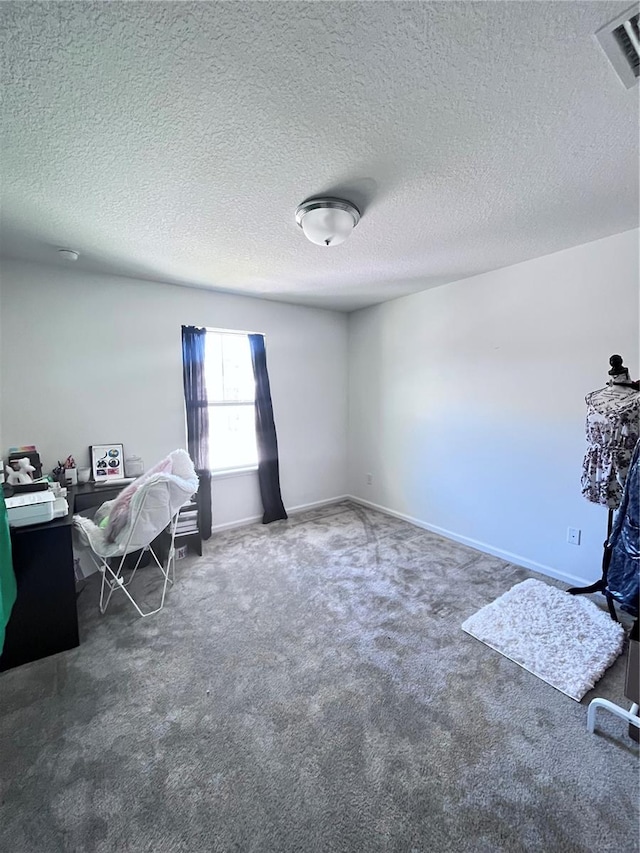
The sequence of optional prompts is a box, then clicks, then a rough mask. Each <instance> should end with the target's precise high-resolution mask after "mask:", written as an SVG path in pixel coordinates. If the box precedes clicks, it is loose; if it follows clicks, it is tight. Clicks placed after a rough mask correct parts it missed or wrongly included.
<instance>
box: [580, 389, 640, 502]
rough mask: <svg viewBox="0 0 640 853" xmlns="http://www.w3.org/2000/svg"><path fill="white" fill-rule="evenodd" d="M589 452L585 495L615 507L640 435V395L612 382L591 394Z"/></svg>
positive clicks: (588, 399) (584, 473)
mask: <svg viewBox="0 0 640 853" xmlns="http://www.w3.org/2000/svg"><path fill="white" fill-rule="evenodd" d="M585 400H586V403H587V422H586V433H587V444H588V447H587V452H586V454H585V457H584V460H583V463H582V494H583V495H584V497H585V498H586V499H587V500H588V501H591V502H592V503H596V504H600V505H601V506H606V507H609V508H610V509H615V508H616V507H618V506H620V501H621V500H622V490H623V489H624V483H625V480H626V478H627V473H628V471H629V465H630V464H631V457H632V455H633V449H634V447H635V445H636V442H637V440H638V436H639V435H640V394H638V392H637V391H634V390H633V389H632V388H628V387H625V386H618V385H610V386H607V387H606V388H601V389H599V390H598V391H592V392H591V393H590V394H587V396H586V398H585Z"/></svg>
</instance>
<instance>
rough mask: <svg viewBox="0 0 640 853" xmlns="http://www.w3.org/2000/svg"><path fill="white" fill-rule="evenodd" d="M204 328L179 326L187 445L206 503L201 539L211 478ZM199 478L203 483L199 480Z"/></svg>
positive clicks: (205, 534) (206, 530) (206, 529)
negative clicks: (180, 328)
mask: <svg viewBox="0 0 640 853" xmlns="http://www.w3.org/2000/svg"><path fill="white" fill-rule="evenodd" d="M206 337H207V330H206V329H198V328H196V327H195V326H183V327H182V378H183V383H184V400H185V406H186V411H187V448H188V450H189V456H190V457H191V459H192V460H193V464H194V467H195V468H196V470H197V471H198V474H199V476H200V477H201V478H202V479H201V482H200V490H199V495H200V498H201V500H202V501H203V502H204V503H205V504H206V505H208V513H207V511H206V507H205V511H204V512H201V513H200V532H201V534H202V538H203V539H208V538H209V537H210V536H211V494H210V492H211V478H210V474H209V408H208V400H207V386H206V383H205V378H204V354H205V340H206ZM203 480H204V481H205V482H203Z"/></svg>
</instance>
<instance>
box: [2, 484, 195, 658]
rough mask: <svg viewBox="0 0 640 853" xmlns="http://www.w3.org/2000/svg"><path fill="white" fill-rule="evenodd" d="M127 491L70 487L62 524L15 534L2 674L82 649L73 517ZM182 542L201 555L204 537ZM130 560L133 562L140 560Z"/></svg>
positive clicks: (116, 487) (111, 487) (14, 531)
mask: <svg viewBox="0 0 640 853" xmlns="http://www.w3.org/2000/svg"><path fill="white" fill-rule="evenodd" d="M126 485H128V483H109V485H105V486H97V485H96V484H95V483H84V484H80V485H77V486H70V487H69V488H68V490H67V502H68V504H69V512H68V513H67V515H66V516H65V517H64V518H57V519H54V520H53V521H47V522H45V523H44V524H32V525H29V526H26V527H12V528H11V549H12V553H13V570H14V573H15V576H16V584H17V587H18V595H17V597H16V602H15V604H14V605H13V610H12V611H11V618H10V619H9V623H8V624H7V630H6V634H5V641H4V650H3V652H2V655H0V672H3V671H4V670H6V669H11V668H12V667H14V666H20V665H21V664H23V663H29V662H30V661H34V660H39V659H40V658H44V657H48V656H49V655H55V654H57V653H58V652H65V651H67V649H73V648H75V646H77V645H79V644H80V639H79V636H78V612H77V609H76V580H75V572H74V568H73V544H72V542H73V540H72V532H73V516H74V513H82V512H85V511H86V510H88V509H91V508H92V507H95V508H97V507H99V506H101V505H102V504H103V503H104V502H105V501H110V500H113V499H114V498H115V497H117V496H118V494H119V492H120V491H122V489H123V488H124V487H125V486H126ZM198 505H200V504H199V499H198ZM161 537H162V534H161ZM161 537H159V538H161ZM183 541H188V542H189V543H190V544H193V545H194V547H195V548H196V550H197V551H198V553H199V554H200V555H202V539H201V536H200V532H198V533H197V534H194V535H191V536H187V537H184V538H178V537H176V545H178V544H180V542H183ZM131 557H132V562H135V561H136V559H137V558H136V556H135V555H131ZM127 559H128V558H127ZM141 565H144V561H143V562H142V563H141Z"/></svg>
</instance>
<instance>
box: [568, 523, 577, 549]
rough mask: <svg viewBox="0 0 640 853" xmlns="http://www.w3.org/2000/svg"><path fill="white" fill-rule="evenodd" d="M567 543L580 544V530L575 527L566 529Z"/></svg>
mask: <svg viewBox="0 0 640 853" xmlns="http://www.w3.org/2000/svg"><path fill="white" fill-rule="evenodd" d="M567 542H568V543H569V545H579V544H580V530H578V528H577V527H567Z"/></svg>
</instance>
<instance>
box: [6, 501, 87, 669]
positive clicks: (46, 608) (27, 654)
mask: <svg viewBox="0 0 640 853" xmlns="http://www.w3.org/2000/svg"><path fill="white" fill-rule="evenodd" d="M69 503H70V507H71V508H72V507H73V500H70V502H69ZM72 515H73V513H72V511H70V512H69V513H68V514H67V516H65V518H60V519H56V520H54V521H49V522H47V523H46V524H36V525H31V526H30V527H16V528H11V550H12V557H13V570H14V573H15V576H16V585H17V588H18V594H17V597H16V602H15V604H14V605H13V610H12V611H11V618H10V619H9V622H8V624H7V630H6V635H5V642H4V650H3V652H2V656H0V672H1V671H3V670H5V669H11V668H12V667H14V666H19V665H20V664H23V663H29V661H33V660H38V659H39V658H44V657H47V656H48V655H54V654H57V653H58V652H64V651H66V650H67V649H72V648H74V647H75V646H77V645H78V644H79V642H80V640H79V637H78V613H77V610H76V584H75V575H74V570H73V545H72V539H71V533H72Z"/></svg>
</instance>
